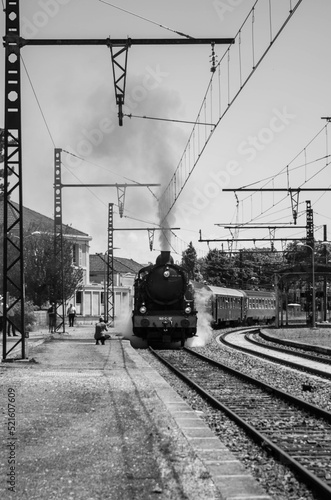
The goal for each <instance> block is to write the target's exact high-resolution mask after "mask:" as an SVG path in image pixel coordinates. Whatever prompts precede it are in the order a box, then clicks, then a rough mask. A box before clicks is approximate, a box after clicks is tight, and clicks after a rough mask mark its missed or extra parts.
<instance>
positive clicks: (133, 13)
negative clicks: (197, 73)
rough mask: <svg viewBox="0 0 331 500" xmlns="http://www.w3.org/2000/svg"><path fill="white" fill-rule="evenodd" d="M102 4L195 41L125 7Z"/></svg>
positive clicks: (107, 3) (101, 0)
mask: <svg viewBox="0 0 331 500" xmlns="http://www.w3.org/2000/svg"><path fill="white" fill-rule="evenodd" d="M98 1H99V2H100V3H104V4H105V5H109V7H113V8H114V9H117V10H121V11H122V12H125V13H126V14H130V15H131V16H134V17H137V18H139V19H142V20H143V21H147V22H148V23H151V24H154V25H155V26H158V27H159V28H163V29H165V30H167V31H172V33H176V34H177V35H180V36H183V37H185V38H190V39H193V38H194V37H193V36H190V35H187V34H186V33H182V32H181V31H178V30H175V29H173V28H169V26H165V25H164V24H161V23H158V22H157V21H153V20H152V19H148V18H147V17H144V16H141V15H140V14H136V13H135V12H132V11H130V10H127V9H123V7H119V6H118V5H114V4H113V3H111V2H106V1H105V0H98Z"/></svg>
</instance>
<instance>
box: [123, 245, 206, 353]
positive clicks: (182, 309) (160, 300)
mask: <svg viewBox="0 0 331 500" xmlns="http://www.w3.org/2000/svg"><path fill="white" fill-rule="evenodd" d="M132 325H133V333H134V335H136V336H137V337H140V338H141V339H143V340H145V341H146V342H147V344H151V343H153V342H158V343H159V342H161V343H164V344H169V343H172V342H180V345H181V346H182V347H183V346H184V344H185V341H186V339H188V338H190V337H193V336H194V335H195V334H196V331H197V311H196V309H195V302H194V289H193V286H192V284H191V283H190V281H189V279H188V275H187V272H186V271H185V269H184V268H183V267H181V266H178V265H176V264H174V260H173V258H172V257H171V255H170V252H168V251H162V252H161V254H160V255H159V256H158V257H157V259H156V263H155V265H150V266H147V267H144V268H142V269H140V271H139V272H138V276H137V279H136V280H135V283H134V305H133V312H132Z"/></svg>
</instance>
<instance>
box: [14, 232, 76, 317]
mask: <svg viewBox="0 0 331 500" xmlns="http://www.w3.org/2000/svg"><path fill="white" fill-rule="evenodd" d="M24 233H25V234H24V240H23V241H24V277H25V295H26V298H27V299H28V300H31V301H32V302H33V303H34V304H35V305H36V306H38V307H42V306H43V305H45V303H46V302H48V301H51V302H59V301H61V299H62V276H63V278H64V279H63V292H64V297H63V298H64V299H65V300H66V301H67V300H69V299H70V298H71V297H72V296H73V295H74V293H75V291H76V290H77V289H80V288H81V286H82V280H83V270H82V269H81V268H78V267H75V266H74V265H73V261H72V256H73V253H72V243H71V242H70V241H69V240H68V239H66V238H65V237H64V238H63V257H64V258H63V262H64V265H63V266H64V267H63V273H62V269H60V267H59V264H58V263H57V262H56V261H55V259H54V235H53V234H51V233H49V232H47V231H42V230H36V228H32V227H30V228H29V229H28V230H26V231H24Z"/></svg>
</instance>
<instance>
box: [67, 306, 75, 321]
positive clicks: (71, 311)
mask: <svg viewBox="0 0 331 500" xmlns="http://www.w3.org/2000/svg"><path fill="white" fill-rule="evenodd" d="M67 315H68V317H69V326H74V322H75V316H76V308H75V307H74V306H73V305H72V304H70V306H69V307H68V310H67Z"/></svg>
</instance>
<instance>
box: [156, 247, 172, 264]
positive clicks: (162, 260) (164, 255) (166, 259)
mask: <svg viewBox="0 0 331 500" xmlns="http://www.w3.org/2000/svg"><path fill="white" fill-rule="evenodd" d="M173 263H174V259H173V258H172V257H171V255H170V250H161V253H160V255H158V256H157V258H156V265H157V266H161V265H165V264H173Z"/></svg>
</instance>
